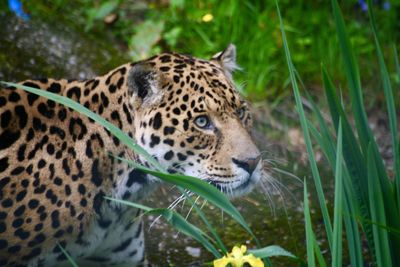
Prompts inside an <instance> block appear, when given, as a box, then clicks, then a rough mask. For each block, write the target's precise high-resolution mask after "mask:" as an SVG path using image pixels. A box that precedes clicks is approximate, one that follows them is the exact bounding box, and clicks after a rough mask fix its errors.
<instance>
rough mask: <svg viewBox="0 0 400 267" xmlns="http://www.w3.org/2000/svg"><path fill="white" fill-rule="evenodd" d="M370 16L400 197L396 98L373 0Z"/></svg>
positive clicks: (398, 202)
mask: <svg viewBox="0 0 400 267" xmlns="http://www.w3.org/2000/svg"><path fill="white" fill-rule="evenodd" d="M368 7H369V8H368V14H369V18H370V23H371V28H372V33H373V35H374V40H375V49H376V53H377V56H378V61H379V69H380V72H381V79H382V85H383V91H384V93H385V100H386V106H387V112H388V116H389V125H390V133H391V138H392V149H393V157H394V171H395V180H396V185H397V186H396V187H397V196H400V151H399V143H398V135H397V132H398V131H397V115H396V109H395V105H394V97H393V89H392V85H391V82H390V77H389V72H388V69H387V67H386V63H385V59H384V57H383V53H382V50H381V46H380V44H379V39H378V34H377V29H376V23H375V16H374V12H373V6H372V3H371V0H368ZM397 206H398V207H400V198H399V197H398V198H397Z"/></svg>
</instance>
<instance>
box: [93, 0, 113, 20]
mask: <svg viewBox="0 0 400 267" xmlns="http://www.w3.org/2000/svg"><path fill="white" fill-rule="evenodd" d="M117 6H118V1H106V2H104V3H103V4H102V5H100V6H99V7H98V8H96V9H95V14H96V15H95V19H98V20H101V19H104V18H105V17H106V16H108V15H109V14H110V13H111V12H113V11H114V10H115V9H116V8H117Z"/></svg>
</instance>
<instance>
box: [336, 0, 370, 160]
mask: <svg viewBox="0 0 400 267" xmlns="http://www.w3.org/2000/svg"><path fill="white" fill-rule="evenodd" d="M332 10H333V16H334V20H335V25H336V33H337V37H338V41H339V46H340V50H341V54H342V58H343V63H344V70H345V73H346V77H347V81H348V85H349V91H350V96H351V102H352V105H351V106H352V109H353V114H354V119H355V122H356V126H357V131H358V135H359V138H360V142H361V148H362V150H363V152H364V154H365V153H366V149H367V145H368V143H369V140H370V139H371V132H370V128H369V126H368V121H367V115H366V112H365V110H364V105H363V98H362V94H361V82H360V75H359V71H358V66H357V64H356V61H355V57H354V54H353V49H352V47H351V44H350V40H349V37H348V34H347V32H346V27H345V23H344V19H343V16H342V13H341V11H340V7H339V5H338V3H337V0H332Z"/></svg>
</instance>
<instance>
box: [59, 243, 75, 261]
mask: <svg viewBox="0 0 400 267" xmlns="http://www.w3.org/2000/svg"><path fill="white" fill-rule="evenodd" d="M57 246H58V247H59V248H60V250H61V252H62V253H63V254H64V255H65V257H66V258H67V260H68V262H69V263H70V264H71V266H72V267H78V264H77V263H76V262H75V261H74V259H73V258H72V257H71V255H69V253H68V252H67V251H66V250H65V249H64V248H63V247H62V246H61V245H60V244H58V243H57Z"/></svg>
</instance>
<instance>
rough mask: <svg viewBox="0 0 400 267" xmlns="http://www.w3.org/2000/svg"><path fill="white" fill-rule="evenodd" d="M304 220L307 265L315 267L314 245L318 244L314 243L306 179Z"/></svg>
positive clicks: (305, 181)
mask: <svg viewBox="0 0 400 267" xmlns="http://www.w3.org/2000/svg"><path fill="white" fill-rule="evenodd" d="M303 203H304V208H303V209H304V218H305V228H306V244H307V263H308V266H309V267H314V266H315V258H314V244H315V245H317V242H316V241H314V239H315V237H314V232H313V230H312V224H311V215H310V207H309V204H308V191H307V180H306V179H304V196H303Z"/></svg>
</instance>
